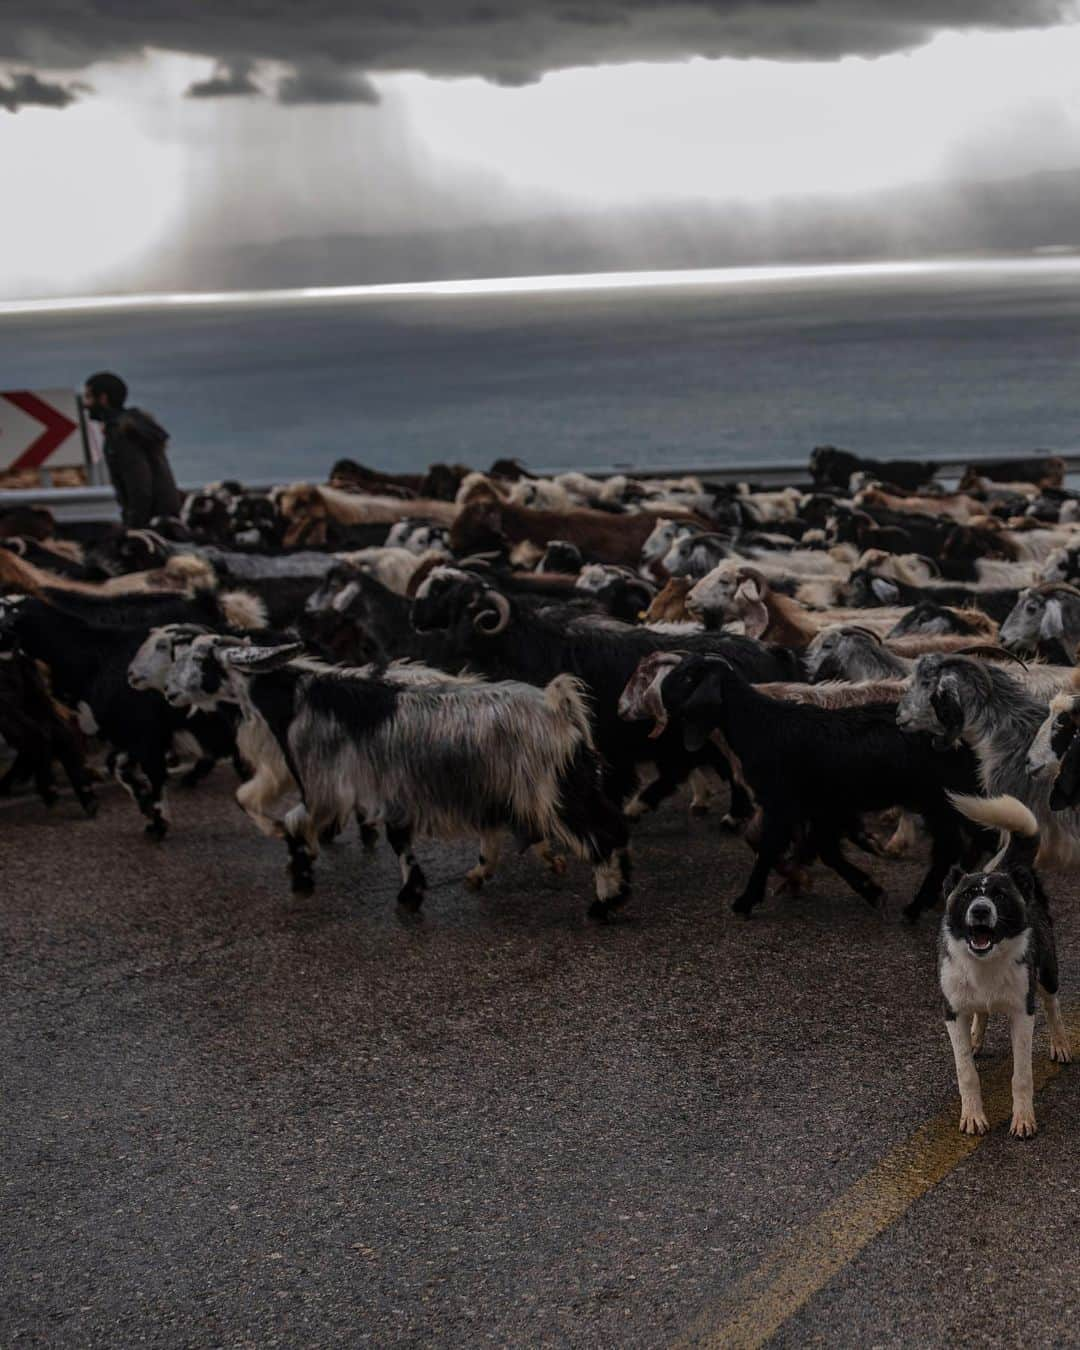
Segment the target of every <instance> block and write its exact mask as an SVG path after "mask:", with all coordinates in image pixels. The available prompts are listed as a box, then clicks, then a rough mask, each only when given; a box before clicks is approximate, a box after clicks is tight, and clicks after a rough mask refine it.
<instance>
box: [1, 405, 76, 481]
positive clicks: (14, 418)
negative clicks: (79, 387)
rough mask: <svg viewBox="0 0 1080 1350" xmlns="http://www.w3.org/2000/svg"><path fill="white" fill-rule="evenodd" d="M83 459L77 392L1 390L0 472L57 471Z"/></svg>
mask: <svg viewBox="0 0 1080 1350" xmlns="http://www.w3.org/2000/svg"><path fill="white" fill-rule="evenodd" d="M83 458H84V457H83V438H82V430H81V429H80V427H79V405H78V402H77V396H76V394H75V393H74V391H73V390H71V389H45V390H39V391H37V392H34V391H32V390H30V389H9V390H0V471H3V470H11V469H53V468H59V467H61V466H65V465H70V464H82V463H83Z"/></svg>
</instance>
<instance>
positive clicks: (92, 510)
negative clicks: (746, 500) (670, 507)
mask: <svg viewBox="0 0 1080 1350" xmlns="http://www.w3.org/2000/svg"><path fill="white" fill-rule="evenodd" d="M1020 453H1021V454H1022V453H1023V452H1020ZM1026 453H1027V454H1028V455H1038V454H1050V453H1057V452H1056V451H1055V452H1051V451H1040V450H1032V451H1028V452H1026ZM1017 457H1018V456H1013V455H1002V456H999V457H993V456H991V457H989V458H987V459H985V461H984V462H986V463H991V462H995V461H999V462H1001V463H1007V462H1008V461H1009V460H1010V459H1014V458H1017ZM1060 458H1062V459H1063V460H1064V461H1065V467H1066V471H1067V473H1068V474H1069V475H1073V474H1080V451H1078V452H1076V453H1073V454H1062V455H1061V456H1060ZM970 461H971V456H970V455H959V456H955V457H952V458H949V459H941V460H937V461H935V462H936V463H937V464H938V473H939V476H940V477H941V478H943V479H946V480H947V479H949V478H956V477H959V476H960V474H962V473H963V471H964V469H965V468H966V466H967V465H968V464H969V463H970ZM581 472H583V473H587V474H590V475H591V476H593V477H596V478H611V477H613V476H614V475H615V474H619V473H625V474H628V475H629V476H630V477H633V478H683V477H686V476H689V475H694V476H696V477H698V478H704V479H707V480H708V481H709V482H711V483H742V482H752V483H755V484H759V485H761V486H763V487H788V486H792V485H793V486H796V487H800V486H807V487H808V486H809V483H810V477H809V468H808V465H807V461H806V460H800V461H797V462H784V463H781V464H735V465H732V464H724V465H720V464H692V465H661V466H659V467H657V468H650V469H643V468H640V467H638V466H637V465H632V464H615V465H611V464H608V465H605V466H603V467H599V466H598V467H595V468H586V469H583V470H581ZM296 481H303V480H299V479H298V480H296ZM248 486H249V487H250V488H252V490H254V491H257V492H261V491H266V490H267V488H269V487H270V486H271V485H270V484H268V483H251V484H248ZM200 487H202V484H201V483H197V484H186V485H184V486H182V489H181V490H182V491H184V492H192V491H196V490H197V489H198V488H200ZM17 506H44V507H47V508H48V509H49V510H50V511H51V512H52V513H53V515H54V516H55V517H56V520H57V522H58V523H60V524H64V525H89V524H108V523H109V522H110V521H118V520H119V519H120V512H119V510H118V509H117V506H116V497H115V496H114V494H113V490H112V488H111V487H109V486H103V485H96V486H92V487H77V488H12V489H10V490H7V491H4V490H0V512H3V511H10V510H12V509H13V508H14V507H17Z"/></svg>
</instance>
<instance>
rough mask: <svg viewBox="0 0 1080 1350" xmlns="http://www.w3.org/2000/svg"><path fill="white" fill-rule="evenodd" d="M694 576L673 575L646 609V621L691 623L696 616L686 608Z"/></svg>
mask: <svg viewBox="0 0 1080 1350" xmlns="http://www.w3.org/2000/svg"><path fill="white" fill-rule="evenodd" d="M693 584H694V578H693V577H672V578H671V579H670V580H669V581H668V582H667V583H666V585H665V586H664V589H663V590H662V591H659V592H658V593H657V594H656V595H655V596H654V597H653V602H652V604H651V605H650V606H649V608H648V609H647V610H646V611H645V619H644V621H645V623H691V622H693V618H694V616H693V615H692V614H691V613H690V611H689V610H688V609H687V608H686V597H687V596H688V595H689V594H690V590H691V587H692V586H693Z"/></svg>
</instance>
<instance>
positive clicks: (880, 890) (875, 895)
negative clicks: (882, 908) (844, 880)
mask: <svg viewBox="0 0 1080 1350" xmlns="http://www.w3.org/2000/svg"><path fill="white" fill-rule="evenodd" d="M859 894H860V895H861V896H862V898H863V899H864V900H865V901H866V903H867V904H868V905H873V907H874V908H875V909H877V907H878V905H880V903H881V900H882V897H883V896H884V894H885V887H884V886H879V885H878V884H877V882H876V881H872V882H871V883H870V884H869V885H868V886H860V887H859Z"/></svg>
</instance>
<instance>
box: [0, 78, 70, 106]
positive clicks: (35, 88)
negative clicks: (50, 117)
mask: <svg viewBox="0 0 1080 1350" xmlns="http://www.w3.org/2000/svg"><path fill="white" fill-rule="evenodd" d="M87 90H88V86H87V85H85V84H52V83H50V82H49V81H47V80H42V79H39V78H38V76H37V75H35V74H34V73H33V71H30V70H22V71H17V72H16V73H15V74H14V75H10V76H9V77H8V79H7V81H6V82H5V81H4V80H0V108H6V109H7V111H8V112H18V111H19V109H20V108H31V107H33V108H66V107H67V106H68V104H69V103H74V102H75V100H76V99H77V98H78V96H79V95H80V94H82V93H86V92H87Z"/></svg>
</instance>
